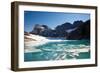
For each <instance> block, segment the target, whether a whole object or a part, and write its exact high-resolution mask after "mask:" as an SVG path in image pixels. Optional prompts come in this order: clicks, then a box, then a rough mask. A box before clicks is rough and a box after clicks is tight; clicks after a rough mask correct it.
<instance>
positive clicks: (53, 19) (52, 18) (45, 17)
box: [24, 11, 90, 32]
mask: <svg viewBox="0 0 100 73" xmlns="http://www.w3.org/2000/svg"><path fill="white" fill-rule="evenodd" d="M88 19H90V14H84V13H67V12H66V13H64V12H41V11H24V30H25V31H27V32H30V31H32V29H33V27H34V25H35V24H40V25H47V26H48V27H50V28H52V29H54V28H55V27H56V26H57V25H61V24H63V23H65V22H69V23H73V22H74V21H77V20H82V21H84V22H85V21H87V20H88Z"/></svg>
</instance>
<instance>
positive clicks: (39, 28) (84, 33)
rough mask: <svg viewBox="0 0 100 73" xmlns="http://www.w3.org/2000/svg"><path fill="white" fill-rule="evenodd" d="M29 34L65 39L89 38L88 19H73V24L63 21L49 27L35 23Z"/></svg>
mask: <svg viewBox="0 0 100 73" xmlns="http://www.w3.org/2000/svg"><path fill="white" fill-rule="evenodd" d="M30 33H31V34H36V35H41V36H45V37H66V39H73V40H77V39H90V20H88V21H86V22H83V21H75V22H74V23H73V24H71V23H68V22H66V23H64V24H61V25H58V26H56V27H55V29H51V28H49V27H48V26H47V25H40V24H36V25H35V26H34V28H33V30H32V31H31V32H30Z"/></svg>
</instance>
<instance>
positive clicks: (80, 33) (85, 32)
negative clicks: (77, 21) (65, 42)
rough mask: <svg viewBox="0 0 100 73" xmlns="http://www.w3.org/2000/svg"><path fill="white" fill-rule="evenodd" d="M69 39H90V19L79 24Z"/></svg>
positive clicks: (69, 35)
mask: <svg viewBox="0 0 100 73" xmlns="http://www.w3.org/2000/svg"><path fill="white" fill-rule="evenodd" d="M67 39H90V20H88V21H86V22H84V23H83V24H81V25H79V26H78V27H77V29H76V30H74V31H72V32H70V33H69V34H68V36H67Z"/></svg>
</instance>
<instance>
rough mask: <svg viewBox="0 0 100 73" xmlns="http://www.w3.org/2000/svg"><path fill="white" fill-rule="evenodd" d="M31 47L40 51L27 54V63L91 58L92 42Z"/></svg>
mask: <svg viewBox="0 0 100 73" xmlns="http://www.w3.org/2000/svg"><path fill="white" fill-rule="evenodd" d="M29 47H31V48H35V49H37V50H40V51H36V52H34V50H33V51H32V52H25V53H24V61H25V62H27V61H50V60H71V59H89V58H90V40H62V41H50V42H47V43H45V44H43V45H38V46H29Z"/></svg>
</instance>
